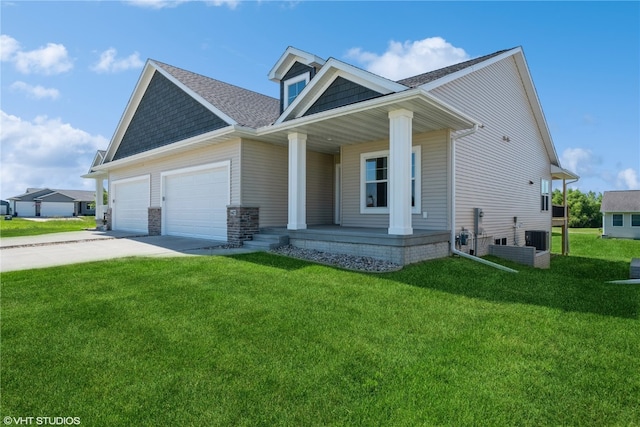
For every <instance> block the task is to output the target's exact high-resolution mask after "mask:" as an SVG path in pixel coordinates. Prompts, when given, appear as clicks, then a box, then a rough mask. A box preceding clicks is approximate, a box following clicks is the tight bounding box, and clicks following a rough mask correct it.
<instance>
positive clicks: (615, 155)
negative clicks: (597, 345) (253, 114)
mask: <svg viewBox="0 0 640 427" xmlns="http://www.w3.org/2000/svg"><path fill="white" fill-rule="evenodd" d="M0 8H1V9H0V16H1V17H0V19H1V22H0V24H1V34H2V36H1V37H2V39H1V41H2V44H1V45H0V46H1V47H0V49H1V51H0V52H1V54H2V62H1V81H0V90H1V92H0V94H1V97H0V110H1V122H0V125H1V129H0V137H1V149H2V151H1V153H0V165H1V171H0V174H1V175H0V178H1V179H0V185H1V187H0V197H1V198H3V199H6V198H7V197H11V196H14V195H17V194H20V193H22V192H24V191H25V190H26V188H27V187H51V188H87V189H93V185H94V184H93V181H91V180H84V179H82V178H80V175H82V174H84V173H86V171H87V170H88V168H89V166H90V164H91V161H92V159H93V156H94V154H95V151H96V150H97V149H105V148H106V147H107V145H108V143H109V140H110V139H111V137H112V135H113V133H114V131H115V129H116V126H117V124H118V121H119V120H120V117H121V115H122V113H123V112H124V109H125V106H126V104H127V102H128V100H129V97H130V96H131V94H132V92H133V90H134V88H135V85H136V82H137V80H138V77H139V75H140V72H141V70H142V67H143V65H144V63H145V61H146V60H147V58H152V59H156V60H159V61H162V62H165V63H168V64H171V65H174V66H177V67H180V68H184V69H187V70H190V71H193V72H197V73H200V74H204V75H207V76H209V77H212V78H215V79H218V80H222V81H225V82H228V83H232V84H235V85H238V86H242V87H245V88H248V89H251V90H254V91H257V92H261V93H264V94H267V95H271V96H274V97H276V96H277V95H278V86H277V85H276V84H275V83H273V82H271V81H269V80H268V78H267V73H268V72H269V70H270V69H271V67H272V66H273V65H274V64H275V62H276V61H277V60H278V58H279V57H280V55H281V54H282V53H283V52H284V50H285V49H286V48H287V46H290V45H291V46H295V47H297V48H299V49H302V50H305V51H308V52H310V53H313V54H315V55H318V56H320V57H322V58H325V59H327V58H329V57H334V58H337V59H340V60H342V61H346V62H348V63H351V64H353V65H356V66H358V67H361V68H365V69H369V70H375V71H376V72H378V73H381V74H386V75H385V77H390V78H396V79H399V78H402V77H407V76H408V75H412V74H418V73H420V72H425V71H429V70H430V69H434V68H440V67H441V66H446V65H449V64H451V63H454V62H460V61H462V60H465V59H469V58H474V57H478V56H482V55H485V54H488V53H492V52H495V51H498V50H502V49H507V48H512V47H515V46H522V47H523V49H524V53H525V56H526V59H527V62H528V65H529V68H530V71H531V75H532V77H533V81H534V83H535V86H536V90H537V92H538V97H539V99H540V101H541V103H542V107H543V110H544V113H545V116H546V119H547V123H548V125H549V128H550V130H551V135H552V137H553V140H554V143H555V146H556V151H557V153H558V156H559V157H560V159H561V162H562V166H563V167H565V168H567V169H570V170H573V171H574V172H576V173H578V174H579V175H580V176H581V179H580V181H579V182H578V183H577V184H575V185H574V187H577V188H580V189H581V190H583V191H589V190H591V191H596V192H603V191H606V190H623V189H640V111H639V108H640V77H639V76H640V3H638V2H566V3H564V2H419V1H412V2H364V1H354V2H325V1H316V2H307V1H299V2H275V1H262V2H250V1H239V2H238V1H210V2H197V1H178V2H169V1H126V2H116V1H94V2H89V1H87V2H56V1H47V2H23V1H5V0H2V2H1V3H0ZM399 63H400V64H402V66H401V67H397V64H399ZM398 68H399V69H400V71H404V72H406V73H408V75H395V74H394V73H397V71H398ZM413 70H421V71H419V72H413Z"/></svg>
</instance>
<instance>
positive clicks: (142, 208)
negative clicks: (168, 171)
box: [111, 177, 150, 234]
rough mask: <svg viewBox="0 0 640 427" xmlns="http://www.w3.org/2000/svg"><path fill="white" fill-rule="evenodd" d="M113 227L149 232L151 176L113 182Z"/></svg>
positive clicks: (115, 228) (122, 229) (121, 229)
mask: <svg viewBox="0 0 640 427" xmlns="http://www.w3.org/2000/svg"><path fill="white" fill-rule="evenodd" d="M112 192H113V195H111V200H113V202H112V203H113V205H112V213H113V220H112V225H111V227H112V228H113V229H114V230H120V231H130V232H135V233H142V234H147V233H148V232H149V228H148V223H149V204H150V194H149V177H143V178H134V179H127V180H123V181H114V182H113V189H112Z"/></svg>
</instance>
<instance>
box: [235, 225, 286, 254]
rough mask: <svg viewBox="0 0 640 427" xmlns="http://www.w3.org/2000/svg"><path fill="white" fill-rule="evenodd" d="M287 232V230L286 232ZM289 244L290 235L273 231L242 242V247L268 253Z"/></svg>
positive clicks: (262, 232)
mask: <svg viewBox="0 0 640 427" xmlns="http://www.w3.org/2000/svg"><path fill="white" fill-rule="evenodd" d="M284 232H286V230H284ZM288 244H289V235H288V234H285V233H280V232H277V231H276V232H272V231H271V230H269V231H267V232H264V231H261V232H260V233H258V234H254V235H253V240H246V241H244V242H242V246H244V247H245V248H249V249H256V250H263V251H268V250H270V249H275V248H279V247H280V246H285V245H288Z"/></svg>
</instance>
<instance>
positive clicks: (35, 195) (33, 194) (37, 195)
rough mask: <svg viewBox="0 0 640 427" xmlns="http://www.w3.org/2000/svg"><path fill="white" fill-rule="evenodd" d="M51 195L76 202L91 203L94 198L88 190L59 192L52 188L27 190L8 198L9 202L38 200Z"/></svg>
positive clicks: (93, 193)
mask: <svg viewBox="0 0 640 427" xmlns="http://www.w3.org/2000/svg"><path fill="white" fill-rule="evenodd" d="M53 193H58V194H62V195H63V196H67V197H69V198H70V199H73V200H75V201H77V202H85V201H92V200H93V199H94V196H95V192H94V191H88V190H59V189H52V188H27V192H26V193H24V194H20V195H18V196H14V197H10V198H9V200H23V201H31V200H39V199H41V198H43V197H47V196H50V195H51V194H53Z"/></svg>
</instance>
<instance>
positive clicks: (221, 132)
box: [93, 126, 244, 173]
mask: <svg viewBox="0 0 640 427" xmlns="http://www.w3.org/2000/svg"><path fill="white" fill-rule="evenodd" d="M242 129H244V128H242ZM234 133H236V134H238V136H240V134H239V133H238V131H237V129H236V126H227V127H224V128H222V129H216V130H213V131H211V132H207V133H203V134H201V135H196V136H193V137H191V138H187V139H184V140H182V141H179V142H174V143H171V144H167V145H164V146H162V147H158V148H154V149H153V150H149V151H144V152H142V153H138V154H134V155H132V156H128V157H125V158H123V159H119V160H114V161H112V162H107V163H103V164H101V165H98V166H96V167H94V168H93V169H94V173H98V172H100V171H107V170H109V169H114V168H118V167H122V166H126V165H129V164H131V163H136V162H138V161H140V160H143V159H146V158H149V157H158V156H163V155H166V154H168V153H170V152H171V151H174V150H177V149H181V148H185V147H188V146H189V145H194V144H198V143H202V142H204V141H206V140H208V139H215V138H223V137H225V138H228V137H230V136H232V135H233V134H234Z"/></svg>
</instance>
